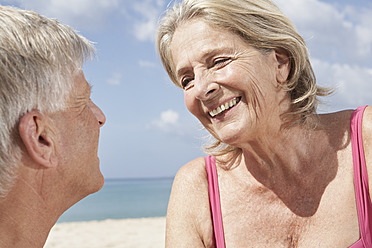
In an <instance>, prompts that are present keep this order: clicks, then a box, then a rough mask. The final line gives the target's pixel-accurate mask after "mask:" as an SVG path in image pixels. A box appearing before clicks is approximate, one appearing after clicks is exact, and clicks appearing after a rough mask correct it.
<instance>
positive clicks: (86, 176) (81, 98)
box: [53, 70, 106, 200]
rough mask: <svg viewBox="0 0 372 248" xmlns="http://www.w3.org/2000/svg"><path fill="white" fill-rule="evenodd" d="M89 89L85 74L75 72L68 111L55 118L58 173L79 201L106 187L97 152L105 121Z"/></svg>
mask: <svg viewBox="0 0 372 248" xmlns="http://www.w3.org/2000/svg"><path fill="white" fill-rule="evenodd" d="M90 89H91V87H90V85H89V84H88V82H87V81H86V79H85V76H84V73H83V71H82V70H79V71H76V72H75V73H74V87H73V89H72V91H71V94H70V98H69V101H68V108H67V109H66V110H65V111H60V112H58V113H56V114H55V115H54V117H55V118H53V119H54V120H55V121H54V123H55V126H56V130H55V131H56V132H57V134H56V136H57V137H58V139H59V142H58V149H57V151H56V153H57V156H58V157H59V161H60V163H59V165H58V166H59V168H57V170H58V171H59V172H60V174H61V175H62V176H63V178H64V182H65V184H66V188H65V190H70V191H71V192H66V193H68V194H69V195H71V194H72V195H75V196H77V197H78V198H83V197H85V196H86V195H88V194H91V193H94V192H96V191H98V190H100V189H101V188H102V186H103V183H104V179H103V176H102V174H101V172H100V169H99V159H98V156H97V151H98V140H99V131H100V128H101V127H102V126H103V125H104V123H105V121H106V118H105V115H104V114H103V112H102V111H101V109H100V108H98V107H97V106H96V105H95V104H94V103H93V102H92V100H91V99H90ZM79 200H80V199H79Z"/></svg>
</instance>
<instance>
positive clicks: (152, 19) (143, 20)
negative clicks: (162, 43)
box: [133, 0, 165, 41]
mask: <svg viewBox="0 0 372 248" xmlns="http://www.w3.org/2000/svg"><path fill="white" fill-rule="evenodd" d="M164 3H165V1H164V0H143V1H136V2H135V3H134V4H133V10H134V11H135V12H136V13H137V14H139V15H140V18H139V19H138V20H136V22H135V24H134V30H133V34H134V35H135V37H136V38H137V39H138V40H140V41H154V40H155V34H156V28H157V22H158V18H159V15H160V13H161V11H162V10H163V6H164Z"/></svg>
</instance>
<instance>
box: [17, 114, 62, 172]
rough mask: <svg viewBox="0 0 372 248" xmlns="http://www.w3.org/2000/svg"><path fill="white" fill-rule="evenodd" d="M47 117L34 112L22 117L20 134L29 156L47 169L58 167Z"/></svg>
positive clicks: (19, 127)
mask: <svg viewBox="0 0 372 248" xmlns="http://www.w3.org/2000/svg"><path fill="white" fill-rule="evenodd" d="M49 123H50V122H48V120H47V118H46V117H45V115H43V114H41V113H40V112H39V111H36V110H32V111H30V112H27V113H26V114H24V115H23V116H22V118H21V119H20V122H19V126H18V129H19V134H20V136H21V139H22V141H23V144H24V145H25V147H26V150H27V152H28V154H29V156H30V157H31V158H32V159H33V160H34V161H35V162H36V163H38V164H39V165H41V166H44V167H46V168H50V167H56V166H57V156H56V154H55V152H54V151H55V147H54V146H55V144H54V139H53V137H52V135H53V132H51V129H50V128H51V127H49V126H48V124H49Z"/></svg>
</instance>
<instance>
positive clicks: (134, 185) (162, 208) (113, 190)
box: [58, 178, 173, 223]
mask: <svg viewBox="0 0 372 248" xmlns="http://www.w3.org/2000/svg"><path fill="white" fill-rule="evenodd" d="M172 182H173V178H156V179H120V180H118V179H111V180H110V179H106V180H105V185H104V186H103V188H102V189H101V190H100V191H98V192H97V193H95V194H92V195H90V196H88V197H86V198H84V199H83V200H81V201H80V202H78V203H76V204H75V205H74V206H72V207H71V208H70V209H69V210H67V211H66V212H65V213H64V214H63V215H62V216H61V217H60V218H59V220H58V223H62V222H75V221H92V220H105V219H127V218H146V217H161V216H166V213H167V206H168V200H169V195H170V192H171V187H172Z"/></svg>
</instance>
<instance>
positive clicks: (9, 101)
mask: <svg viewBox="0 0 372 248" xmlns="http://www.w3.org/2000/svg"><path fill="white" fill-rule="evenodd" d="M94 52H95V51H94V47H93V46H92V44H91V43H90V42H89V41H88V40H87V39H85V38H84V37H82V36H80V35H78V34H77V33H76V32H75V31H74V30H73V29H72V28H70V27H68V26H65V25H62V24H61V23H59V22H58V21H56V20H53V19H49V18H46V17H43V16H40V15H38V14H37V13H35V12H32V11H26V10H20V9H17V8H13V7H6V6H0V140H1V143H0V196H4V195H5V194H6V193H7V191H8V190H9V188H10V187H11V185H12V183H13V181H14V177H15V174H16V167H17V164H18V163H19V160H20V158H21V148H20V139H19V133H18V128H17V124H18V122H19V119H20V118H21V117H22V116H23V115H24V114H25V113H26V112H28V111H30V110H38V111H40V112H45V113H51V112H55V111H58V110H62V109H64V108H66V101H67V98H68V96H69V94H70V91H71V89H72V85H73V76H72V73H73V72H74V70H76V69H79V68H81V67H82V65H83V62H84V60H85V59H87V58H90V57H91V56H92V55H93V54H94Z"/></svg>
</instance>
